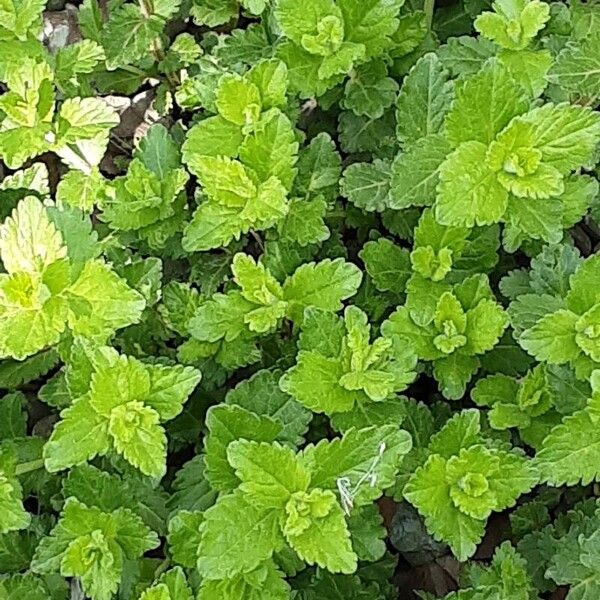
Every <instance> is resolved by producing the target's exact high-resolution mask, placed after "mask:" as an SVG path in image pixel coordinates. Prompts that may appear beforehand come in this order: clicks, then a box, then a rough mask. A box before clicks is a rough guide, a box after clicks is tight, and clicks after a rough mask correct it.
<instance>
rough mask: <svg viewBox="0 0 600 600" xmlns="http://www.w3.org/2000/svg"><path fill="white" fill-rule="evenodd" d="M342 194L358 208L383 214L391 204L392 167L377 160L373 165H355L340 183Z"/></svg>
mask: <svg viewBox="0 0 600 600" xmlns="http://www.w3.org/2000/svg"><path fill="white" fill-rule="evenodd" d="M340 186H341V193H342V195H343V196H344V197H345V198H348V200H350V202H352V203H353V204H354V205H355V206H357V207H358V208H361V209H362V210H366V211H369V212H372V211H377V212H382V211H383V210H385V209H386V208H387V207H388V205H389V204H390V166H389V164H388V163H387V162H386V161H383V160H379V159H375V160H374V161H373V162H372V163H354V164H352V165H350V166H349V167H348V168H347V169H346V170H345V171H344V175H343V177H342V180H341V182H340Z"/></svg>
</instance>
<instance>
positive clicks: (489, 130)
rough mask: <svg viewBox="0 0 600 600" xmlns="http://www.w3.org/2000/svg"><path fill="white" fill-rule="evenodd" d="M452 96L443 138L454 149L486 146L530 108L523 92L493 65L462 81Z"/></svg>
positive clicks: (495, 64) (511, 79)
mask: <svg viewBox="0 0 600 600" xmlns="http://www.w3.org/2000/svg"><path fill="white" fill-rule="evenodd" d="M455 93H456V99H455V101H454V102H453V104H452V106H451V108H450V110H449V111H448V115H447V117H446V134H447V136H448V140H449V141H450V142H451V143H452V144H453V146H455V147H456V146H458V145H459V144H461V143H463V142H480V143H481V144H489V143H490V142H491V141H493V139H494V138H495V137H496V135H497V134H498V133H500V132H501V131H502V130H503V129H504V127H506V126H507V125H508V123H509V122H510V120H511V119H512V118H513V117H516V116H517V115H520V114H522V113H524V112H525V111H527V109H528V108H529V99H528V98H527V95H526V94H525V92H524V90H523V88H521V87H520V86H519V85H518V84H517V83H516V82H515V80H514V79H513V78H512V77H511V76H510V75H509V73H508V71H507V70H506V69H505V68H504V67H502V66H501V65H499V64H498V63H496V62H493V61H492V62H490V63H488V64H486V65H485V66H484V68H483V69H482V70H481V71H480V72H479V73H477V74H475V75H472V76H471V77H468V78H466V79H464V80H463V81H462V82H461V83H460V84H459V85H457V86H456V91H455ZM473 106H477V110H475V111H473Z"/></svg>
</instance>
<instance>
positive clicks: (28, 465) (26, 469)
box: [15, 458, 44, 475]
mask: <svg viewBox="0 0 600 600" xmlns="http://www.w3.org/2000/svg"><path fill="white" fill-rule="evenodd" d="M43 466H44V459H43V458H38V459H36V460H30V461H29V462H24V463H21V464H20V465H17V466H16V467H15V475H25V473H31V471H37V470H38V469H41V468H43Z"/></svg>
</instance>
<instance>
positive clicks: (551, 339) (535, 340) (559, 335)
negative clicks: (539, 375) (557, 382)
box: [519, 310, 581, 364]
mask: <svg viewBox="0 0 600 600" xmlns="http://www.w3.org/2000/svg"><path fill="white" fill-rule="evenodd" d="M577 320H578V317H577V315H576V314H575V313H572V312H571V311H568V310H559V311H557V312H554V313H550V314H548V315H546V316H544V317H542V318H541V319H540V320H539V321H538V322H537V323H536V324H535V325H534V326H533V327H531V328H530V329H527V330H526V331H524V332H523V334H522V335H521V337H520V338H519V343H520V344H521V346H522V347H523V348H524V349H525V350H527V352H529V353H530V354H531V355H532V356H534V357H535V358H537V359H538V360H543V361H547V362H549V363H550V364H563V363H566V362H569V361H571V360H574V359H576V358H577V356H578V355H579V354H580V352H581V350H580V349H579V346H578V345H577V342H576V339H575V338H576V329H575V324H576V323H577Z"/></svg>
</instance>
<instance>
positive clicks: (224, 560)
mask: <svg viewBox="0 0 600 600" xmlns="http://www.w3.org/2000/svg"><path fill="white" fill-rule="evenodd" d="M204 516H205V522H204V525H203V528H202V529H203V531H202V542H201V544H200V548H199V551H198V570H199V571H200V573H201V575H202V576H203V577H204V578H206V579H209V580H210V579H225V578H228V577H233V576H235V575H237V574H244V573H250V572H251V571H253V570H254V569H256V567H258V566H259V565H260V564H261V563H262V562H263V561H265V560H267V559H268V558H270V557H271V556H272V554H273V552H275V551H277V550H279V549H280V548H281V547H282V546H283V537H282V534H281V532H280V528H279V511H277V510H275V509H272V508H265V507H264V506H260V505H257V504H255V503H253V502H251V501H250V500H249V499H247V498H246V497H245V496H244V495H243V494H241V493H239V492H236V493H233V494H229V495H227V496H223V497H221V498H220V499H219V501H218V502H217V504H215V505H214V506H213V507H211V508H209V509H208V510H207V511H206V513H205V514H204Z"/></svg>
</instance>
